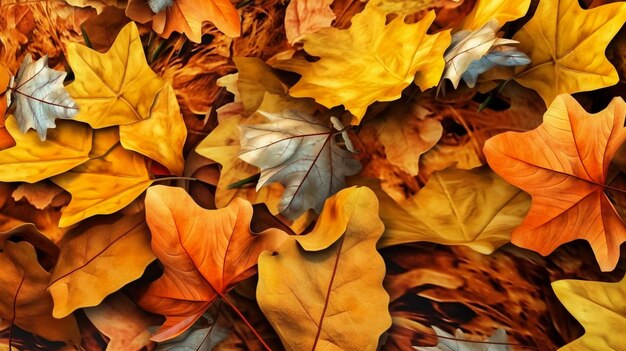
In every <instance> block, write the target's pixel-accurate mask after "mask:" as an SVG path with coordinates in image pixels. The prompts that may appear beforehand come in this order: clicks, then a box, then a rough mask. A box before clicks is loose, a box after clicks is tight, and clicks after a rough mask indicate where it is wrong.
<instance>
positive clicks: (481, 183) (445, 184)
mask: <svg viewBox="0 0 626 351" xmlns="http://www.w3.org/2000/svg"><path fill="white" fill-rule="evenodd" d="M467 184H472V186H471V187H468V186H467ZM374 189H376V188H374ZM376 193H377V195H378V199H379V201H380V218H381V219H382V221H383V223H385V233H384V234H383V237H382V238H381V240H380V242H379V243H378V245H379V247H387V246H392V245H398V244H404V243H411V242H419V241H428V242H435V243H439V244H444V245H464V246H467V247H470V248H472V249H473V250H476V251H478V252H480V253H483V254H486V255H487V254H490V253H492V252H493V251H494V250H496V249H497V248H498V247H500V246H502V245H504V244H506V243H508V242H509V241H510V236H511V231H512V230H513V229H514V228H515V227H517V226H518V225H519V224H520V223H521V221H522V219H523V218H524V215H526V213H527V212H528V208H529V207H530V201H529V200H530V198H529V196H528V195H527V194H526V193H524V192H523V191H521V190H520V189H518V188H516V187H514V186H511V185H509V184H508V183H506V182H505V181H504V179H502V178H500V177H499V176H498V175H496V174H495V173H494V172H492V171H491V170H490V169H489V168H487V167H481V168H475V169H473V170H462V169H454V168H448V169H446V170H444V171H440V172H435V173H434V174H433V175H431V176H430V179H429V181H428V183H427V184H426V186H425V187H424V188H422V189H421V190H420V191H419V192H418V193H417V195H415V196H413V197H411V198H409V199H408V200H406V201H404V202H401V203H397V202H395V201H394V200H393V199H392V198H390V197H389V196H388V195H386V194H385V193H384V192H382V191H381V190H380V189H379V190H377V191H376Z"/></svg>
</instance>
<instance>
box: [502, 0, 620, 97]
mask: <svg viewBox="0 0 626 351" xmlns="http://www.w3.org/2000/svg"><path fill="white" fill-rule="evenodd" d="M625 21H626V3H624V2H619V3H614V4H607V5H603V6H600V7H597V8H594V9H591V10H583V9H582V8H581V7H580V5H578V1H577V0H542V1H540V2H539V6H538V7H537V10H536V12H535V15H534V16H533V18H532V19H531V20H530V21H529V22H528V23H526V24H525V25H524V27H522V29H520V30H519V31H518V32H517V33H516V34H515V36H514V37H513V40H516V41H519V42H520V44H519V45H518V48H519V50H520V51H522V52H524V53H526V54H528V56H529V57H530V59H531V61H532V63H531V64H530V65H528V66H525V67H523V68H521V67H518V68H517V69H516V72H515V77H514V78H515V80H516V81H517V82H518V83H520V84H521V85H523V86H525V87H527V88H530V89H533V90H535V91H537V92H538V93H539V95H541V98H542V99H543V101H544V102H545V104H546V106H548V105H550V103H551V102H552V101H553V100H554V99H555V98H556V97H557V95H559V94H563V93H568V94H573V93H576V92H580V91H589V90H595V89H599V88H604V87H608V86H611V85H614V84H616V83H617V82H618V80H619V77H618V75H617V71H616V70H615V67H613V65H612V64H611V62H609V61H608V59H607V58H606V56H605V54H604V51H605V49H606V47H607V45H608V44H609V42H610V41H611V39H613V36H615V34H616V33H617V32H618V31H619V30H620V28H622V25H623V24H624V22H625ZM573 29H575V30H573ZM507 78H509V77H507Z"/></svg>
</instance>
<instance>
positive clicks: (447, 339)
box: [413, 326, 511, 351]
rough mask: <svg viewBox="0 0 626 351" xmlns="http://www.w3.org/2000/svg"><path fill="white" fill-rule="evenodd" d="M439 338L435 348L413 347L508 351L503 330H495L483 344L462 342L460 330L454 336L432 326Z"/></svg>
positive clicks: (429, 350)
mask: <svg viewBox="0 0 626 351" xmlns="http://www.w3.org/2000/svg"><path fill="white" fill-rule="evenodd" d="M432 328H433V329H434V330H435V333H437V336H438V337H439V343H438V344H437V346H432V347H424V346H413V348H414V349H415V350H417V351H509V350H511V347H510V346H509V344H508V337H507V335H506V331H505V330H504V329H498V330H496V331H495V332H494V333H493V335H492V336H491V337H490V338H489V339H487V340H486V341H484V342H474V341H469V340H468V341H464V340H465V335H464V334H463V332H462V331H461V329H457V330H456V332H455V333H454V335H452V334H448V333H446V332H445V331H443V330H441V329H439V328H437V327H435V326H432Z"/></svg>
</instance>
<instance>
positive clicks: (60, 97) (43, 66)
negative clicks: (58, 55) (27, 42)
mask: <svg viewBox="0 0 626 351" xmlns="http://www.w3.org/2000/svg"><path fill="white" fill-rule="evenodd" d="M66 75H67V73H66V72H59V71H55V70H53V69H50V68H49V67H48V57H47V56H44V57H42V58H40V59H39V60H37V61H35V62H33V58H32V56H30V54H29V55H26V57H24V61H22V65H21V66H20V70H19V71H18V72H17V77H15V81H13V79H11V83H12V84H11V87H10V90H11V95H10V97H11V101H13V102H14V103H12V105H11V106H10V107H9V109H11V111H12V113H13V115H14V116H15V119H16V120H17V124H18V125H19V126H20V131H21V132H22V133H26V132H27V131H28V130H29V129H34V130H35V131H37V135H39V139H41V140H42V141H44V140H46V134H47V132H48V129H49V128H55V127H56V124H55V119H57V118H60V119H71V118H73V117H74V116H75V115H76V113H77V112H78V108H77V107H76V103H74V101H73V100H72V98H71V97H70V95H69V94H68V93H67V91H66V90H65V87H64V86H63V80H64V79H65V76H66Z"/></svg>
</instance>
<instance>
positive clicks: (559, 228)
mask: <svg viewBox="0 0 626 351" xmlns="http://www.w3.org/2000/svg"><path fill="white" fill-rule="evenodd" d="M625 115H626V103H625V102H624V100H623V99H621V98H615V99H613V101H611V103H610V104H609V106H608V107H607V108H606V109H604V110H603V111H601V112H599V113H597V114H589V113H587V112H586V111H585V110H584V109H583V108H582V107H581V106H580V105H579V104H578V102H576V100H575V99H574V98H573V97H571V96H570V95H560V96H559V97H557V99H556V100H554V102H553V103H552V105H551V106H550V108H549V109H548V111H547V112H546V113H545V115H544V117H543V124H542V125H541V126H539V127H538V128H536V129H534V130H531V131H528V132H525V133H516V132H507V133H503V134H500V135H497V136H495V137H493V138H491V139H489V140H487V142H486V143H485V148H484V152H485V156H486V158H487V161H488V162H489V165H490V166H491V167H492V168H493V170H494V171H495V172H496V173H498V174H499V175H500V176H502V177H503V178H504V179H506V180H507V181H508V182H509V183H511V184H513V185H515V186H517V187H520V188H522V189H523V190H524V191H526V192H528V193H530V194H531V195H532V206H531V209H530V211H529V212H528V214H527V216H526V218H525V219H524V221H523V222H522V224H521V225H520V226H519V227H518V228H517V229H515V230H514V231H513V235H512V240H511V241H512V242H513V243H514V244H515V245H518V246H521V247H524V248H527V249H531V250H534V251H537V252H539V253H540V254H542V255H547V254H549V253H551V252H552V251H553V250H554V249H556V248H557V247H558V246H559V245H561V244H564V243H567V242H569V241H572V240H575V239H585V240H587V241H588V242H589V243H590V244H591V247H592V249H593V251H594V254H595V256H596V259H597V261H598V263H599V264H600V268H601V269H602V270H603V271H610V270H613V269H614V268H615V266H616V265H617V261H618V259H619V256H620V244H621V243H623V242H624V241H626V226H625V225H624V223H623V221H622V219H621V218H620V216H619V214H618V213H617V211H616V210H615V207H614V206H613V204H612V203H611V202H610V201H609V198H608V197H607V196H606V194H605V192H604V191H605V190H606V189H607V186H606V185H605V181H606V174H607V170H608V167H609V164H610V162H611V159H612V158H613V155H614V154H615V153H616V152H617V150H618V148H619V147H620V145H621V144H622V142H623V141H624V140H625V139H626V128H624V119H625ZM622 191H623V190H622Z"/></svg>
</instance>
